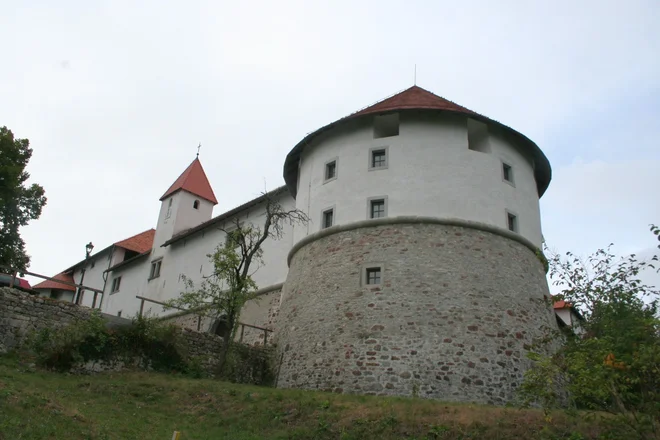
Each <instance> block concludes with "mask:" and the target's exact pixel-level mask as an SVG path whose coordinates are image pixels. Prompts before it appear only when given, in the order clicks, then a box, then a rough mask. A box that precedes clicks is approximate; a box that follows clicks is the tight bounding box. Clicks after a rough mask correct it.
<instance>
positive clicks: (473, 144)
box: [467, 118, 490, 153]
mask: <svg viewBox="0 0 660 440" xmlns="http://www.w3.org/2000/svg"><path fill="white" fill-rule="evenodd" d="M467 132H468V148H469V149H470V150H472V151H479V152H481V153H490V141H489V139H488V126H487V125H486V124H484V123H483V122H479V121H475V120H474V119H470V118H468V120H467Z"/></svg>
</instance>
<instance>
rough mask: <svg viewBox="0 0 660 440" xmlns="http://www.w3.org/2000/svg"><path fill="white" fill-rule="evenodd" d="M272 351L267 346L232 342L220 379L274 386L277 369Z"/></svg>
mask: <svg viewBox="0 0 660 440" xmlns="http://www.w3.org/2000/svg"><path fill="white" fill-rule="evenodd" d="M272 362H273V356H272V351H271V350H269V349H268V347H267V346H249V345H246V344H237V343H234V344H231V346H230V348H229V351H228V352H227V360H226V363H225V367H224V368H223V370H222V371H221V372H220V376H219V378H220V379H223V380H227V381H230V382H234V383H244V384H252V385H261V386H273V385H274V382H275V374H274V371H275V369H274V368H273V365H272Z"/></svg>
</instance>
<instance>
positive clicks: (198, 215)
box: [172, 191, 213, 234]
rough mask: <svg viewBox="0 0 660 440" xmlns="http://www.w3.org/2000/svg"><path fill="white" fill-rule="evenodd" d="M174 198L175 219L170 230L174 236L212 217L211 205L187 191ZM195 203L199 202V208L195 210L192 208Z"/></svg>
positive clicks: (177, 194) (180, 192)
mask: <svg viewBox="0 0 660 440" xmlns="http://www.w3.org/2000/svg"><path fill="white" fill-rule="evenodd" d="M174 197H177V198H178V203H177V205H178V208H177V210H176V219H175V220H174V228H173V230H172V232H173V233H174V234H178V233H179V232H181V231H185V230H186V229H190V228H193V227H195V226H197V225H201V224H202V223H204V222H205V221H208V220H211V217H212V216H213V203H211V202H209V201H208V200H204V199H202V198H201V197H198V196H196V195H194V194H191V193H189V192H187V191H179V192H178V193H176V194H175V195H174ZM195 201H199V207H198V208H197V209H195V208H194V207H193V205H194V203H195Z"/></svg>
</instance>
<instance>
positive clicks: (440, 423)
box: [0, 357, 598, 440]
mask: <svg viewBox="0 0 660 440" xmlns="http://www.w3.org/2000/svg"><path fill="white" fill-rule="evenodd" d="M576 420H579V422H578V421H576ZM175 430H178V431H180V432H181V439H182V440H193V439H233V440H242V439H356V440H357V439H379V440H386V439H400V438H403V439H531V438H538V439H571V440H579V439H583V438H585V439H586V438H598V427H597V426H596V423H595V421H589V420H584V417H582V418H579V419H567V418H566V417H565V416H564V415H561V414H557V415H556V416H555V417H553V418H552V419H551V420H550V421H549V422H545V421H544V418H543V415H542V413H540V412H538V411H522V410H516V409H510V408H495V407H484V406H476V405H455V404H445V403H441V402H436V401H427V400H422V399H412V398H377V397H364V396H350V395H335V394H328V393H321V392H309V391H298V390H278V389H271V388H258V387H253V386H243V385H235V384H228V383H223V382H219V381H213V380H199V379H190V378H186V377H178V376H171V375H164V374H154V373H143V372H135V373H121V374H104V375H97V376H73V375H64V374H57V373H49V372H43V371H37V370H35V369H34V368H29V367H27V366H25V365H22V364H20V363H19V362H18V361H17V360H16V359H14V358H7V357H4V358H3V357H0V439H2V440H10V439H11V440H14V439H50V438H53V439H67V440H69V439H71V440H74V439H154V440H156V439H158V440H169V439H171V437H172V432H173V431H175Z"/></svg>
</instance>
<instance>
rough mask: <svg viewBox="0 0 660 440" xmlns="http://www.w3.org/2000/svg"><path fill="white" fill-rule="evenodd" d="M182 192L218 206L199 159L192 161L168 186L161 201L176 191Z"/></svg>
mask: <svg viewBox="0 0 660 440" xmlns="http://www.w3.org/2000/svg"><path fill="white" fill-rule="evenodd" d="M180 190H184V191H188V192H189V193H192V194H194V195H196V196H199V197H201V198H203V199H205V200H208V201H209V202H211V203H213V204H214V205H217V204H218V201H217V200H216V198H215V194H213V189H212V188H211V184H210V183H209V180H208V179H207V178H206V173H205V172H204V168H202V163H201V162H200V161H199V158H197V159H195V160H193V161H192V163H191V164H190V165H189V166H188V168H186V170H185V171H184V172H183V173H181V175H180V176H179V178H178V179H176V181H175V182H174V183H173V184H172V186H170V188H169V189H168V190H167V191H165V194H163V197H161V198H160V200H161V201H162V200H163V199H165V197H167V196H170V195H172V194H174V193H175V192H177V191H180Z"/></svg>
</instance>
